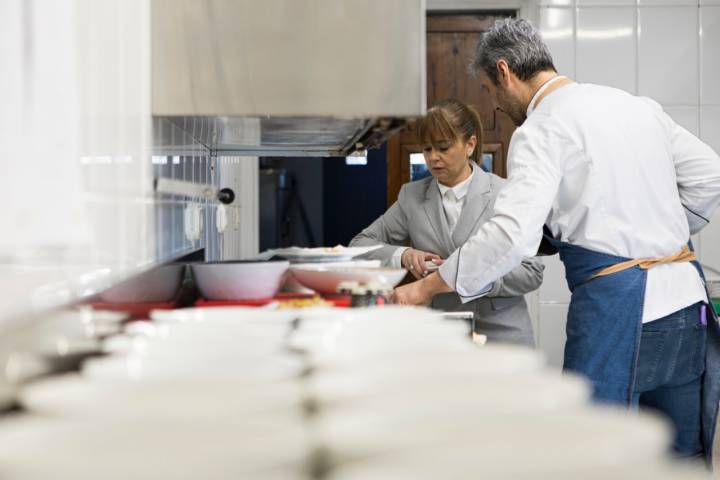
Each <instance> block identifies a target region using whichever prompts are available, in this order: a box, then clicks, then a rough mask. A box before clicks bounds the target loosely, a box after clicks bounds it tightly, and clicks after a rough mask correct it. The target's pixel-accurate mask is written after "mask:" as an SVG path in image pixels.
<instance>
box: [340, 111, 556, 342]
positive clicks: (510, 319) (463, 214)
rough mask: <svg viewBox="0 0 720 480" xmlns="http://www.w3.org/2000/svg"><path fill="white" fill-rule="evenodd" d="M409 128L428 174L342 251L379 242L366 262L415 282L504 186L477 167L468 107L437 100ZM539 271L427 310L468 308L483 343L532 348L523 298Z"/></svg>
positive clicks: (528, 264) (527, 267) (534, 263)
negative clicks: (420, 148)
mask: <svg viewBox="0 0 720 480" xmlns="http://www.w3.org/2000/svg"><path fill="white" fill-rule="evenodd" d="M414 130H415V132H416V134H417V137H418V138H419V140H420V142H421V143H422V145H423V155H424V157H425V163H426V164H427V168H428V171H429V172H430V174H431V175H432V176H431V177H428V178H424V179H422V180H418V181H415V182H410V183H407V184H405V185H403V187H402V189H401V190H400V195H399V196H398V200H397V202H395V203H394V204H393V205H392V206H391V207H390V208H389V209H388V211H387V212H385V214H383V215H382V216H381V217H380V218H378V219H377V220H375V221H374V222H373V223H372V224H371V225H370V226H369V227H367V228H366V229H365V230H363V231H362V232H361V233H360V234H358V235H357V236H356V237H355V238H354V239H353V240H352V242H351V243H350V245H351V246H361V245H377V244H378V243H381V244H383V247H382V248H380V249H378V250H375V251H373V252H371V253H369V254H368V255H367V257H368V258H373V259H380V260H382V261H383V264H384V265H386V266H394V267H398V268H399V267H404V268H407V269H408V270H409V271H410V272H411V273H412V274H413V275H414V276H415V278H416V279H420V278H422V277H424V276H425V275H427V273H428V271H429V270H431V269H432V268H433V266H434V265H440V264H442V262H443V261H444V260H443V259H445V258H447V257H448V256H449V255H450V254H451V253H452V252H453V251H455V250H456V249H457V248H458V247H460V246H461V245H462V244H463V243H465V241H466V240H467V239H468V238H470V237H472V236H473V235H474V234H475V232H476V231H477V230H478V228H479V227H480V226H481V225H482V224H483V223H484V222H485V221H486V220H487V219H489V218H491V217H492V215H493V204H494V202H495V198H496V197H497V195H498V193H499V191H500V189H501V188H502V186H503V184H504V183H505V180H503V179H502V178H500V177H498V176H497V175H494V174H492V173H489V172H485V171H483V170H482V168H480V165H481V164H482V131H483V130H482V124H481V122H480V116H479V115H478V113H477V112H476V111H475V109H473V108H472V107H471V106H469V105H466V104H464V103H463V102H460V101H459V100H455V99H449V100H444V101H442V102H440V103H438V104H437V105H435V106H434V107H432V108H431V109H430V110H429V111H428V113H427V115H425V116H424V117H422V118H420V119H419V120H417V122H416V123H415V125H414ZM543 268H544V267H543V264H542V262H541V261H540V260H538V259H527V260H525V261H523V262H522V264H521V265H520V266H519V267H517V268H515V269H514V270H512V271H511V272H510V273H508V274H507V275H505V276H504V277H502V278H501V279H499V280H497V281H495V282H494V283H493V284H492V285H490V287H489V289H488V290H487V293H486V295H485V296H483V297H480V298H477V299H475V300H472V301H470V302H468V303H463V299H462V298H460V297H459V296H458V294H457V293H454V292H453V293H442V294H438V295H436V296H435V297H434V298H433V301H432V306H433V307H434V308H438V309H441V310H446V311H453V310H472V311H473V312H474V314H475V328H476V332H477V333H482V334H485V335H487V337H488V340H489V341H491V342H492V341H495V342H511V343H520V344H525V345H534V343H535V342H534V335H533V332H532V326H531V323H530V316H529V315H528V311H527V305H526V303H525V299H524V298H523V295H524V294H526V293H528V292H531V291H533V290H535V289H537V288H538V287H539V286H540V283H542V272H543Z"/></svg>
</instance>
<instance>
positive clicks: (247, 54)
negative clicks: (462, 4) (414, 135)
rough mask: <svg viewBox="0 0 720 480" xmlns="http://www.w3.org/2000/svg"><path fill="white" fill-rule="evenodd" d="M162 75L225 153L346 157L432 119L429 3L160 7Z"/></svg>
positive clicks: (161, 96)
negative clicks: (418, 120)
mask: <svg viewBox="0 0 720 480" xmlns="http://www.w3.org/2000/svg"><path fill="white" fill-rule="evenodd" d="M152 65H153V85H152V109H153V115H154V116H156V117H163V118H166V119H167V120H169V121H170V122H172V123H174V124H175V125H177V126H179V127H180V128H182V129H183V130H185V131H187V132H189V133H190V134H191V135H192V136H193V137H195V138H196V139H197V140H199V141H200V142H202V143H203V144H205V145H207V146H208V147H209V148H211V149H212V150H213V151H216V152H218V153H223V154H235V155H253V156H255V155H256V156H302V155H310V156H330V155H345V154H348V153H350V152H352V151H354V150H356V149H363V148H367V147H373V146H377V145H379V144H380V143H382V142H383V141H384V140H385V138H386V137H387V135H388V134H389V133H390V132H392V131H394V130H396V129H397V128H399V127H401V126H402V125H404V124H405V123H406V122H407V121H409V120H412V119H413V118H415V117H417V116H419V115H422V114H424V113H425V97H426V94H425V82H426V80H425V1H424V0H261V1H259V0H153V1H152Z"/></svg>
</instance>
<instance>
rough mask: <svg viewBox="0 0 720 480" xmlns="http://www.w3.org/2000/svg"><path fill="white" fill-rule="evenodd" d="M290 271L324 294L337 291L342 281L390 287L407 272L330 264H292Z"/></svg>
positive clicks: (298, 278) (304, 283) (301, 281)
mask: <svg viewBox="0 0 720 480" xmlns="http://www.w3.org/2000/svg"><path fill="white" fill-rule="evenodd" d="M290 271H291V273H292V275H293V276H294V277H295V279H297V281H298V282H300V284H302V285H304V286H306V287H307V288H310V289H312V290H315V291H316V292H318V293H324V294H331V293H337V292H338V287H339V286H340V284H341V283H342V282H358V283H361V284H368V283H373V284H377V285H380V286H382V287H384V288H388V289H391V288H393V287H395V285H397V284H398V283H400V281H401V280H402V279H403V278H404V277H405V275H406V274H407V271H406V270H403V269H394V268H367V267H337V266H334V265H332V264H327V265H324V264H323V265H312V264H305V265H293V266H291V267H290Z"/></svg>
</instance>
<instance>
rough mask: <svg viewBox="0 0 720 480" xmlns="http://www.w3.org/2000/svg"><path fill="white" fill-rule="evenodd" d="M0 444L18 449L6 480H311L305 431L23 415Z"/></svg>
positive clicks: (5, 459)
mask: <svg viewBox="0 0 720 480" xmlns="http://www.w3.org/2000/svg"><path fill="white" fill-rule="evenodd" d="M188 415H189V416H191V415H192V412H188ZM0 442H2V444H3V445H7V446H10V445H11V446H12V448H5V449H2V451H0V464H1V465H2V476H3V480H37V479H44V478H52V479H56V480H66V479H67V480H69V479H72V480H97V479H100V478H101V479H103V480H127V479H134V480H156V479H173V480H195V479H199V478H202V479H204V480H226V479H228V478H263V479H265V478H267V479H272V480H280V479H285V480H300V479H303V478H307V476H306V473H305V472H304V469H305V468H306V462H307V454H308V450H309V448H308V441H307V436H306V434H305V432H304V431H303V429H302V428H301V426H300V425H295V426H292V425H288V427H287V428H286V429H285V430H282V431H279V430H277V429H272V430H271V431H270V432H266V431H264V430H263V429H261V428H251V429H247V430H246V429H244V428H239V427H238V426H237V425H227V426H223V425H220V424H217V423H212V424H207V425H206V424H202V423H197V424H189V423H164V424H155V423H147V422H145V423H143V422H123V423H121V422H97V421H96V422H78V421H65V420H55V419H43V418H38V417H34V418H28V417H24V418H17V419H14V420H9V421H7V422H4V424H3V428H2V429H1V431H0ZM38 452H41V457H42V459H41V460H39V457H38Z"/></svg>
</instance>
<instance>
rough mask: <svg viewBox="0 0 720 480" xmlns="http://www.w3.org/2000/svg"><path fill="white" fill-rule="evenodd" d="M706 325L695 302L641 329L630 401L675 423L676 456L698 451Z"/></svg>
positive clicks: (699, 446)
mask: <svg viewBox="0 0 720 480" xmlns="http://www.w3.org/2000/svg"><path fill="white" fill-rule="evenodd" d="M705 336H706V327H705V326H704V325H701V324H700V304H695V305H691V306H689V307H687V308H685V309H683V310H679V311H677V312H675V313H673V314H670V315H668V316H667V317H663V318H661V319H658V320H655V321H653V322H650V323H646V324H644V325H643V327H642V337H641V339H640V352H639V355H638V362H637V368H636V375H635V394H634V397H633V405H634V406H637V405H638V404H639V405H640V407H647V408H651V409H654V410H658V411H660V412H661V413H662V414H664V415H666V416H667V417H669V420H670V421H671V422H672V424H673V426H674V427H675V440H674V442H673V450H674V452H675V454H676V455H677V456H679V457H686V458H689V457H694V456H697V455H699V454H701V453H702V451H703V447H702V442H701V438H702V437H701V434H702V431H701V394H702V378H703V373H704V372H705Z"/></svg>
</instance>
